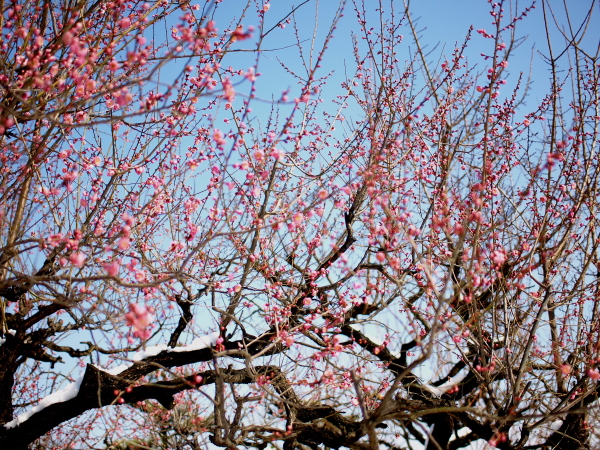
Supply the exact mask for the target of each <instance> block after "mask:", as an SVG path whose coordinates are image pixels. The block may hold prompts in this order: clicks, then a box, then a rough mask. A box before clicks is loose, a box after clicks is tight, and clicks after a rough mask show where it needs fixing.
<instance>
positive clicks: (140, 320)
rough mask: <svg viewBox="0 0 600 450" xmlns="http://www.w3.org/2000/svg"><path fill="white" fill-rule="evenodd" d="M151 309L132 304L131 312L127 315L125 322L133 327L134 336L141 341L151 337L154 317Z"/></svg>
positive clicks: (130, 306)
mask: <svg viewBox="0 0 600 450" xmlns="http://www.w3.org/2000/svg"><path fill="white" fill-rule="evenodd" d="M151 312H152V311H151V308H147V307H146V306H144V305H139V304H137V303H132V304H130V305H129V312H128V313H127V314H125V320H126V321H127V323H128V324H129V326H131V327H133V335H134V336H137V337H139V338H140V339H148V338H149V337H150V335H151V329H152V327H151V324H152V321H153V320H154V316H153V315H152V314H151Z"/></svg>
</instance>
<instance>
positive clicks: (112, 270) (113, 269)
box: [104, 261, 121, 277]
mask: <svg viewBox="0 0 600 450" xmlns="http://www.w3.org/2000/svg"><path fill="white" fill-rule="evenodd" d="M120 266H121V264H119V262H118V261H113V262H111V263H108V264H105V265H104V270H105V271H106V273H107V274H108V275H109V276H111V277H116V276H117V274H118V273H119V267H120Z"/></svg>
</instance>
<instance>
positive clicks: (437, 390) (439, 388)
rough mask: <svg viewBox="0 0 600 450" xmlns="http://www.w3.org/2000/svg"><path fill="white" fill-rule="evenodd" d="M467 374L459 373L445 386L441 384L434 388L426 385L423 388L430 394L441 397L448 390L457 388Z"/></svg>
mask: <svg viewBox="0 0 600 450" xmlns="http://www.w3.org/2000/svg"><path fill="white" fill-rule="evenodd" d="M465 376H466V375H465V374H461V373H458V374H456V375H454V376H453V377H452V378H450V379H449V380H448V381H446V382H445V383H444V384H440V385H439V386H432V385H431V384H428V383H424V384H423V388H424V389H425V390H427V391H429V392H431V393H432V394H433V395H434V396H436V397H438V398H439V397H441V396H442V395H443V394H444V393H445V392H446V391H447V390H448V389H450V388H452V387H454V386H456V385H457V384H458V383H460V382H461V381H462V380H464V378H465Z"/></svg>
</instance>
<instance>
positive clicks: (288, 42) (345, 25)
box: [217, 0, 600, 119]
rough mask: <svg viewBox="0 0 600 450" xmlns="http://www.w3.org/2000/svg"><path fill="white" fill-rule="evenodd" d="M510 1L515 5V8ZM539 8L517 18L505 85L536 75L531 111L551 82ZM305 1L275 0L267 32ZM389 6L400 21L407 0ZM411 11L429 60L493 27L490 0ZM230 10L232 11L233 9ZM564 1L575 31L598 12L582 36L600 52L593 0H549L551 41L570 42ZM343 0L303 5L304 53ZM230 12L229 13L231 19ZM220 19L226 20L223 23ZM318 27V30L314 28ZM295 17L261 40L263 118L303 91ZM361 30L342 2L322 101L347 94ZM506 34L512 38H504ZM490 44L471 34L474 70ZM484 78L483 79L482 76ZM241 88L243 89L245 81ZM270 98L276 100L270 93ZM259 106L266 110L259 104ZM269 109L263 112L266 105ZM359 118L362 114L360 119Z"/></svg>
mask: <svg viewBox="0 0 600 450" xmlns="http://www.w3.org/2000/svg"><path fill="white" fill-rule="evenodd" d="M363 1H364V3H365V5H366V9H367V10H368V12H369V13H370V16H368V17H367V21H368V23H369V25H368V26H371V27H375V28H377V27H378V24H379V20H378V14H379V13H378V12H377V8H378V5H379V1H376V0H363ZM505 3H506V4H507V5H506V7H505V9H506V16H509V15H513V14H514V10H513V11H512V12H511V9H513V8H515V4H514V2H509V1H506V2H505ZM510 3H513V4H512V5H510ZM531 3H532V2H531V1H526V2H524V1H522V0H519V1H518V2H517V6H516V8H515V9H517V10H518V11H523V10H524V9H525V8H526V7H528V6H530V5H531ZM535 3H536V7H535V9H533V10H532V11H531V12H530V13H529V14H528V16H527V17H525V18H524V20H521V21H519V22H517V29H516V38H517V39H523V42H522V43H521V45H520V47H519V48H518V49H517V50H516V51H515V52H514V54H513V56H512V57H511V59H510V66H509V68H508V72H509V77H508V81H509V83H508V85H507V86H506V89H504V94H506V95H510V90H509V89H510V88H512V87H514V85H515V82H516V79H517V76H518V75H519V73H520V72H523V73H524V75H525V77H527V76H528V75H529V74H530V73H531V76H532V78H531V80H532V83H531V85H530V88H531V90H530V92H529V96H528V101H527V104H528V107H527V110H529V111H531V110H534V109H535V105H537V104H539V102H540V101H541V99H542V98H543V97H544V95H546V94H547V93H548V91H549V85H550V67H549V65H548V64H547V63H546V62H544V59H543V55H547V54H548V45H547V38H546V30H545V27H544V17H543V9H542V2H541V0H538V1H537V2H535ZM301 4H302V1H288V0H272V1H271V2H270V9H269V11H268V12H267V13H266V15H265V20H266V27H265V28H266V29H270V28H271V27H272V26H273V25H274V24H276V23H277V22H278V21H279V20H281V19H282V18H283V17H285V16H286V15H287V14H288V13H289V11H290V10H291V9H292V8H293V7H294V6H298V5H301ZM390 4H392V5H393V7H394V8H396V11H395V14H396V20H397V21H398V20H399V18H400V17H401V15H402V11H403V9H404V6H403V5H404V2H403V1H402V0H391V1H389V0H388V1H384V2H383V6H384V10H385V12H386V14H389V12H390ZM409 4H410V10H411V11H412V13H411V15H412V18H413V20H414V21H415V22H416V25H417V29H418V30H420V35H421V38H422V40H421V44H422V45H424V47H425V49H426V51H431V53H430V61H438V60H440V62H441V61H443V58H442V56H450V55H451V53H452V51H453V50H454V48H455V46H457V45H459V46H460V45H461V44H462V42H463V41H464V39H465V36H466V34H467V32H468V30H469V27H471V26H473V28H474V30H477V29H480V28H483V29H486V30H488V31H490V32H491V31H492V29H493V25H492V19H493V18H492V17H491V16H490V12H489V11H490V4H489V3H488V2H487V1H486V0H418V1H417V0H412V1H410V2H409ZM229 5H230V6H231V8H228V6H229ZM234 5H236V1H231V0H229V1H228V0H225V1H224V2H223V3H222V4H221V5H219V6H220V8H219V10H220V11H219V12H218V15H217V24H218V26H219V28H221V29H222V28H224V27H225V26H226V25H227V24H228V23H229V21H230V20H231V14H232V12H233V11H235V10H234V8H235V6H234ZM565 5H566V6H567V7H568V10H569V13H570V23H571V26H572V27H573V28H577V27H578V26H579V24H580V23H581V22H582V20H583V18H584V17H585V16H586V14H587V13H588V10H589V8H590V6H593V9H594V14H592V20H591V22H590V26H589V29H588V30H587V33H586V37H585V39H584V41H583V47H584V48H586V49H587V50H588V51H589V52H591V53H592V54H595V53H596V52H597V51H598V44H599V38H600V32H598V31H596V30H598V29H600V4H599V2H597V1H595V0H549V1H548V2H547V6H549V8H548V7H547V11H546V13H547V15H548V17H549V18H550V20H551V22H552V30H551V37H552V39H553V45H554V52H555V54H559V53H560V52H562V50H564V48H565V40H564V38H563V37H562V36H561V34H560V32H559V28H558V27H560V28H567V27H568V26H569V21H568V20H567V16H566V14H565ZM338 6H339V3H338V1H336V0H321V1H316V0H310V1H308V2H306V4H302V6H300V7H299V8H298V9H297V10H296V12H295V13H294V16H293V20H295V21H296V23H297V32H298V36H299V38H300V40H301V42H302V44H303V50H304V56H305V58H307V57H308V55H309V51H308V50H309V49H310V46H311V39H312V37H313V33H315V35H316V36H317V39H316V48H315V50H316V51H319V50H320V45H321V44H322V43H323V39H324V36H325V35H326V33H327V32H328V31H329V28H330V25H331V23H332V20H333V17H334V16H335V13H336V10H337V9H338ZM228 14H229V16H228ZM219 18H222V20H219ZM252 20H255V16H254V15H253V14H252V13H251V14H248V16H247V18H246V19H245V20H244V21H243V22H244V23H245V24H250V23H252ZM403 24H406V26H404V29H401V31H400V33H401V34H403V35H404V37H405V40H404V44H403V46H402V47H401V48H400V54H399V59H400V60H401V61H402V60H408V59H410V58H411V56H412V55H414V45H413V40H412V37H411V35H410V29H409V28H408V26H407V21H406V20H404V21H403ZM315 27H316V32H315ZM293 28H294V27H293V22H292V23H291V24H288V25H287V26H286V28H285V29H280V28H277V29H275V30H273V31H272V32H271V33H270V34H269V36H268V37H267V39H265V42H264V44H263V50H265V51H264V52H263V53H262V54H261V56H260V60H259V72H260V73H261V74H262V76H261V77H260V78H259V81H258V83H257V91H256V93H257V98H258V99H262V100H264V103H263V102H254V103H253V109H254V111H255V113H257V114H256V116H260V117H262V113H264V112H267V111H268V109H270V104H269V103H270V101H271V98H275V99H277V98H279V97H280V95H281V92H282V91H284V90H286V89H291V91H290V98H292V99H293V98H294V97H295V96H298V93H299V90H300V85H299V84H297V80H294V78H293V77H292V76H290V74H289V73H288V72H286V70H285V69H284V68H283V65H282V63H283V64H285V65H286V66H287V67H288V68H290V69H292V70H294V71H296V72H297V73H298V74H299V75H300V76H302V75H305V72H304V73H303V70H302V65H301V59H300V56H299V52H298V49H297V45H296V44H297V38H296V33H295V31H294V30H293ZM358 31H359V27H358V25H357V21H356V13H355V11H354V4H353V2H352V1H348V2H347V3H346V5H345V9H344V16H343V17H342V18H341V20H340V21H339V23H338V26H337V29H336V31H335V33H334V38H333V40H332V41H331V43H330V45H329V48H328V51H327V53H326V56H325V59H324V63H323V67H322V69H321V72H320V73H319V74H318V75H321V76H323V75H325V74H326V73H329V72H332V73H331V78H330V81H329V83H328V88H327V89H325V90H324V92H323V95H322V96H323V98H325V99H328V98H333V97H334V96H335V95H338V94H340V93H342V92H343V90H342V89H341V88H340V83H341V82H342V81H344V79H345V78H346V77H345V74H344V73H345V72H346V74H347V76H348V77H351V76H352V75H353V74H354V69H355V63H354V58H353V55H352V43H351V36H352V33H353V32H354V33H356V32H358ZM506 37H507V38H508V35H507V36H506ZM492 44H493V41H492V40H490V39H484V38H483V37H482V36H480V35H479V34H477V33H476V32H475V31H474V32H473V35H472V38H471V41H470V43H469V47H468V49H467V52H466V55H467V57H468V58H469V61H470V64H471V65H476V68H477V69H479V70H483V69H484V68H487V66H486V62H485V61H484V59H483V58H482V57H481V56H480V54H481V53H482V52H486V53H490V52H491V51H492ZM250 46H251V44H250V43H248V42H241V43H240V46H239V48H240V49H242V48H249V47H250ZM230 56H231V57H230V59H229V60H228V61H229V62H230V63H231V64H232V65H234V66H235V67H240V63H242V66H243V65H244V63H246V64H247V66H248V67H250V66H251V65H252V63H253V62H254V58H255V55H254V54H252V53H238V52H236V53H233V54H231V55H230ZM561 64H564V66H565V67H566V66H567V65H568V61H566V55H565V56H564V57H563V58H562V61H561ZM481 83H482V84H483V83H485V80H482V81H481ZM239 92H240V93H241V94H243V92H244V89H243V87H242V86H240V88H239ZM271 95H272V96H273V97H271ZM261 104H262V107H261ZM263 108H264V109H263ZM357 119H358V117H357Z"/></svg>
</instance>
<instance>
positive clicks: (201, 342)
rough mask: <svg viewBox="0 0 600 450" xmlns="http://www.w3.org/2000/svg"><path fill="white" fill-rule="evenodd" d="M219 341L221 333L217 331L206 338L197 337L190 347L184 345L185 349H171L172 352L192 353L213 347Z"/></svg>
mask: <svg viewBox="0 0 600 450" xmlns="http://www.w3.org/2000/svg"><path fill="white" fill-rule="evenodd" d="M217 339H219V333H218V332H217V331H215V332H214V333H210V334H207V335H206V336H202V337H197V338H196V339H194V340H193V341H192V343H191V344H189V345H184V346H183V347H175V348H170V349H169V351H170V352H175V353H179V352H192V351H196V350H202V349H203V348H207V347H212V346H213V345H215V344H216V343H217Z"/></svg>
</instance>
